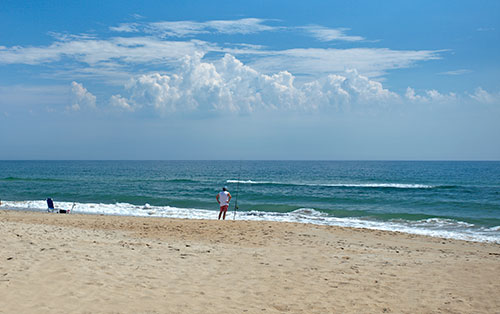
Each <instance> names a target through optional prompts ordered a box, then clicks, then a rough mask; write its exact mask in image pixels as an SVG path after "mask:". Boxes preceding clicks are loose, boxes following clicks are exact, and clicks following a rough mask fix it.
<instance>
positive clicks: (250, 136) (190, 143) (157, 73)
mask: <svg viewBox="0 0 500 314" xmlns="http://www.w3.org/2000/svg"><path fill="white" fill-rule="evenodd" d="M499 31H500V2H498V1H480V2H477V1H415V2H410V1H381V2H376V1H251V2H249V1H143V2H137V1H85V2H81V1H74V2H73V1H24V2H23V1H6V0H4V1H2V2H1V3H0V132H1V133H0V159H404V160H421V159H422V160H464V159H465V160H468V159H473V160H499V159H500V145H498V143H499V142H500V139H499V137H500V123H499V120H500V58H499V56H500V40H499V39H500V36H499Z"/></svg>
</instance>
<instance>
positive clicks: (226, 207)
mask: <svg viewBox="0 0 500 314" xmlns="http://www.w3.org/2000/svg"><path fill="white" fill-rule="evenodd" d="M228 208H229V205H224V206H221V207H220V211H221V212H222V211H224V212H225V211H227V209H228Z"/></svg>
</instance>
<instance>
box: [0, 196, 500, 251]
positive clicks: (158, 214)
mask: <svg viewBox="0 0 500 314" xmlns="http://www.w3.org/2000/svg"><path fill="white" fill-rule="evenodd" d="M10 202H15V201H10ZM24 202H25V201H24ZM29 202H33V203H37V202H38V203H41V204H42V207H13V206H6V204H4V205H3V206H0V210H14V211H16V210H19V211H33V212H46V207H45V206H46V205H45V201H29ZM58 203H63V204H64V205H63V206H62V208H64V209H70V208H73V204H78V205H77V208H76V209H75V210H74V211H73V213H72V214H82V215H108V216H119V217H145V218H165V219H190V220H217V214H218V210H209V209H195V208H177V207H170V206H166V207H164V208H167V209H168V210H171V209H174V210H176V212H174V213H172V212H162V206H150V205H148V204H146V205H145V206H144V207H141V206H137V205H132V204H128V205H130V206H131V208H133V209H134V210H139V209H138V208H139V207H140V210H139V211H138V212H137V213H135V214H134V213H133V212H131V211H130V210H131V209H128V211H127V212H112V211H111V212H106V213H105V212H104V211H97V210H95V209H94V208H96V207H97V208H99V207H100V206H112V207H113V206H114V205H113V204H104V205H103V204H94V203H74V202H73V203H72V202H58ZM79 206H83V207H84V208H83V210H82V209H80V208H78V207H79ZM88 206H90V208H87V207H88ZM56 207H57V206H56ZM112 207H111V208H109V207H108V208H106V211H108V210H110V209H111V210H112ZM89 209H90V210H93V211H85V210H89ZM301 210H302V209H298V210H296V211H293V212H288V213H277V212H262V215H260V216H254V215H252V214H251V212H247V211H238V218H239V219H237V220H240V221H257V222H267V221H269V222H284V223H301V224H312V225H318V226H336V227H345V228H355V229H367V230H373V231H388V232H401V233H404V234H413V235H419V236H428V237H433V238H445V239H452V240H462V241H470V242H479V243H496V244H500V231H499V230H497V229H498V228H499V227H500V226H496V227H495V228H488V229H484V228H485V227H478V228H477V230H476V229H472V228H471V229H469V230H468V229H467V228H464V229H462V230H461V229H449V228H448V226H447V225H448V224H449V223H450V222H449V220H448V219H445V218H436V217H435V218H429V219H425V220H420V221H399V222H397V221H396V222H392V221H377V220H365V219H362V218H358V217H326V216H323V217H321V219H322V220H321V219H320V220H319V221H315V220H317V219H318V217H316V216H315V215H314V214H316V213H315V210H313V209H307V210H311V211H313V214H312V215H311V213H309V216H310V217H308V213H305V214H303V213H302V212H300V211H301ZM141 211H143V212H141ZM232 214H233V212H232V211H231V212H230V213H229V211H228V215H229V216H228V217H227V218H228V220H230V219H231V215H232ZM277 214H278V215H284V216H275V215H277ZM286 215H289V216H288V217H287V216H286ZM326 220H328V221H326ZM412 223H413V224H416V223H419V224H418V225H417V224H416V225H412ZM422 223H424V224H426V223H428V224H429V226H422ZM454 223H455V224H457V225H461V224H464V225H467V224H468V223H467V222H463V221H454ZM435 224H441V225H442V226H437V228H436V225H435ZM447 228H448V230H447ZM462 228H463V227H462ZM493 230H494V231H493Z"/></svg>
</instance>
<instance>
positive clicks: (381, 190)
mask: <svg viewBox="0 0 500 314" xmlns="http://www.w3.org/2000/svg"><path fill="white" fill-rule="evenodd" d="M224 185H226V186H227V187H228V188H229V191H230V192H231V194H232V195H233V201H232V204H231V206H230V210H231V212H230V214H229V216H228V218H230V219H233V217H234V213H233V209H234V201H235V200H236V195H237V201H238V206H239V209H238V211H237V212H236V219H247V220H276V221H297V222H304V223H317V224H327V225H341V226H354V227H362V228H373V229H383V230H397V231H402V232H409V233H417V234H428V235H433V236H442V237H449V238H457V239H467V240H475V241H493V242H499V243H500V162H427V161H425V162H418V161H416V162H406V161H0V199H1V200H2V205H1V207H0V208H14V209H20V210H21V209H23V210H25V209H29V210H45V209H46V203H45V199H46V198H47V197H52V198H53V199H54V201H55V203H56V206H58V207H60V208H71V207H72V206H73V204H74V212H80V213H99V214H101V213H103V214H118V215H138V216H157V217H180V218H206V219H216V218H217V211H218V205H217V203H216V201H215V195H216V194H217V192H218V191H219V190H220V188H221V187H222V186H224Z"/></svg>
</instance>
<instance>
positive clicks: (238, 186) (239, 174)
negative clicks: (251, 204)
mask: <svg viewBox="0 0 500 314" xmlns="http://www.w3.org/2000/svg"><path fill="white" fill-rule="evenodd" d="M240 176H241V160H240V170H239V171H238V181H237V182H236V197H235V200H234V215H233V220H235V219H236V210H237V209H238V192H239V191H240Z"/></svg>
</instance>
